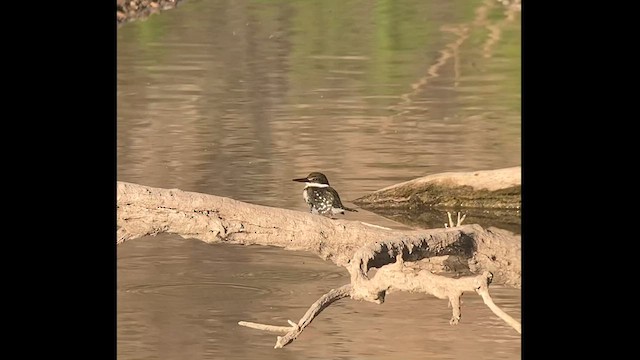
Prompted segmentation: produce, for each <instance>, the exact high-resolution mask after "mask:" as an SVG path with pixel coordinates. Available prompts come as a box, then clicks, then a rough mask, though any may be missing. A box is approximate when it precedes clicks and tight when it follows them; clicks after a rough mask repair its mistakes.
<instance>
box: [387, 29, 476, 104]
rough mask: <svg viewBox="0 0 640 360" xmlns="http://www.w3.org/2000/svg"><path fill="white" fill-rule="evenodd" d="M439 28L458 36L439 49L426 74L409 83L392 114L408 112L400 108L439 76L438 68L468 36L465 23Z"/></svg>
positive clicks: (454, 52)
mask: <svg viewBox="0 0 640 360" xmlns="http://www.w3.org/2000/svg"><path fill="white" fill-rule="evenodd" d="M440 30H441V31H443V32H451V33H453V34H455V35H457V36H458V38H457V39H456V40H455V41H453V42H451V43H449V44H447V45H445V47H444V49H442V50H440V57H438V59H437V60H436V62H435V63H434V64H432V65H431V66H429V68H428V69H427V74H426V75H425V76H423V77H421V78H420V79H418V81H417V82H415V83H413V84H411V89H412V90H411V92H408V93H406V94H402V95H400V98H401V99H402V102H401V103H400V104H398V105H396V106H394V107H392V109H393V110H395V111H397V112H398V113H397V114H394V115H392V116H400V115H404V114H406V113H408V112H409V110H408V109H407V110H402V108H407V107H408V105H409V104H411V101H412V100H411V98H412V97H414V96H415V95H417V94H418V93H419V92H420V91H421V90H422V88H424V87H425V86H426V85H427V83H428V81H429V79H431V78H434V77H438V76H440V73H439V71H440V68H441V67H442V66H444V64H446V63H447V60H449V59H450V58H451V57H453V56H454V55H457V51H458V48H459V47H460V45H462V43H463V42H464V41H465V40H466V39H467V37H469V34H468V30H469V28H468V26H466V25H461V26H452V25H451V26H447V25H445V26H442V28H441V29H440Z"/></svg>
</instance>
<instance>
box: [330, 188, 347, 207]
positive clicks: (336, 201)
mask: <svg viewBox="0 0 640 360" xmlns="http://www.w3.org/2000/svg"><path fill="white" fill-rule="evenodd" d="M326 196H327V198H329V199H330V200H331V202H332V203H333V207H339V208H343V207H344V206H343V205H342V201H340V195H338V192H337V191H335V190H334V189H333V188H332V187H328V188H327V195H326Z"/></svg>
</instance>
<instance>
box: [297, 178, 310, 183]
mask: <svg viewBox="0 0 640 360" xmlns="http://www.w3.org/2000/svg"><path fill="white" fill-rule="evenodd" d="M293 181H297V182H307V181H309V180H307V178H300V179H293Z"/></svg>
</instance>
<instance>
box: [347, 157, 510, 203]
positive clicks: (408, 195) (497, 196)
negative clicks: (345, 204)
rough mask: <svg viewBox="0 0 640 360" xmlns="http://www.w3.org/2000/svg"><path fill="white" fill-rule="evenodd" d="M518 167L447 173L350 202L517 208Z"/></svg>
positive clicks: (408, 182)
mask: <svg viewBox="0 0 640 360" xmlns="http://www.w3.org/2000/svg"><path fill="white" fill-rule="evenodd" d="M521 173H522V170H521V168H520V166H516V167H512V168H506V169H498V170H486V171H472V172H447V173H441V174H435V175H428V176H424V177H421V178H417V179H414V180H410V181H406V182H403V183H399V184H395V185H392V186H388V187H386V188H383V189H380V190H377V191H375V192H373V193H371V194H369V195H366V196H363V197H361V198H358V199H356V200H353V203H355V204H357V205H358V206H361V207H362V208H364V209H390V208H405V209H406V208H411V209H424V208H441V209H446V208H450V209H459V208H481V209H501V210H519V209H520V206H521V203H522V201H521Z"/></svg>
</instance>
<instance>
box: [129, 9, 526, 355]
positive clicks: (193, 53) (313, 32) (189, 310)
mask: <svg viewBox="0 0 640 360" xmlns="http://www.w3.org/2000/svg"><path fill="white" fill-rule="evenodd" d="M520 69H521V67H520V13H519V12H509V11H507V10H506V8H505V7H504V6H503V5H501V4H500V3H499V2H497V1H488V0H487V1H471V0H460V1H451V2H442V1H431V0H427V1H424V0H416V1H409V0H407V1H402V2H395V1H369V0H366V1H365V0H363V1H349V2H343V1H322V2H320V1H317V2H316V1H309V2H287V1H275V2H265V1H203V0H201V1H198V0H188V1H185V2H184V3H182V6H180V7H178V8H177V9H173V10H170V11H166V12H163V13H162V14H160V15H156V16H152V17H151V18H150V19H148V20H147V21H143V22H134V23H129V24H126V25H124V26H122V27H121V28H119V29H118V69H117V81H118V90H117V100H118V108H117V110H118V118H117V132H118V138H117V146H118V148H117V151H118V168H117V171H118V174H117V176H118V180H122V181H130V182H135V183H140V184H144V185H150V186H159V187H170V188H172V187H177V188H181V189H184V190H191V191H199V192H205V193H211V194H216V195H221V196H229V197H232V198H235V199H238V200H242V201H248V202H252V203H258V204H264V205H269V206H277V207H284V208H289V209H298V210H305V208H306V207H305V205H304V203H303V201H302V196H301V186H300V184H299V183H294V182H291V181H290V179H292V178H294V177H300V176H304V175H306V174H307V173H309V172H311V171H323V172H324V173H325V174H327V175H328V177H329V179H330V181H331V184H332V185H333V186H334V187H336V188H337V189H338V191H339V192H340V194H341V197H342V198H343V200H346V201H345V202H346V203H347V204H349V200H350V199H355V198H358V197H360V196H363V195H365V194H367V193H369V192H371V191H374V190H377V189H379V188H382V187H385V186H388V185H391V184H394V183H397V182H400V181H406V180H409V179H412V178H415V177H419V176H424V175H428V174H432V173H437V172H444V171H472V170H482V169H493V168H501V167H510V166H515V165H519V164H520V124H521V123H520ZM347 217H348V218H350V219H359V220H364V221H367V222H373V223H377V224H382V225H392V226H397V227H401V225H399V224H395V223H393V222H391V220H387V219H384V218H381V217H380V216H378V215H376V214H372V213H369V212H366V211H360V212H358V213H350V214H348V215H347ZM483 225H491V224H490V223H489V224H483ZM347 282H348V278H347V277H346V273H345V272H344V271H343V270H342V269H340V268H338V267H335V266H333V265H332V264H331V263H325V262H323V261H322V260H320V259H318V258H316V257H315V256H313V255H310V254H303V253H294V252H287V251H282V250H279V249H272V248H261V247H238V246H224V245H219V246H216V245H206V244H204V243H202V242H199V241H197V240H183V239H179V238H175V237H172V236H170V235H161V236H158V237H155V238H147V239H139V240H134V241H131V242H128V243H125V244H123V245H121V246H119V247H118V314H117V321H118V329H117V335H118V340H117V346H118V349H117V352H118V356H119V358H121V359H247V358H251V359H254V358H255V359H268V358H275V357H278V358H291V359H297V358H305V359H308V358H317V359H361V358H367V359H369V358H371V359H389V358H403V359H424V358H434V359H441V358H442V359H518V358H520V337H519V336H517V333H515V332H514V331H513V330H511V329H510V328H508V327H506V326H505V325H504V324H503V323H502V322H501V321H500V320H499V319H497V318H496V317H495V316H494V315H493V314H492V313H491V312H490V311H489V310H488V309H487V308H486V307H485V306H484V305H482V301H481V299H479V298H478V297H477V296H474V295H473V294H467V295H465V297H464V299H465V302H464V304H463V320H462V323H461V324H460V325H459V326H456V327H453V326H449V325H448V319H449V316H450V312H449V309H447V304H446V301H442V300H437V299H434V298H432V297H428V296H423V295H418V294H391V295H389V297H388V298H387V302H386V303H385V304H384V305H375V304H367V303H359V302H354V301H351V300H343V301H341V302H338V303H336V304H334V305H332V306H331V307H330V308H329V309H327V310H326V311H325V312H324V313H323V314H322V315H321V316H320V317H319V318H318V319H317V320H316V321H314V323H313V324H312V325H311V326H310V327H309V328H308V329H307V330H306V331H305V332H304V333H303V334H302V335H301V336H300V338H299V339H298V340H297V341H296V342H294V343H293V344H292V345H290V346H288V347H287V348H285V349H283V350H280V351H275V350H273V349H272V348H271V347H272V346H273V344H274V343H275V336H274V335H273V334H268V333H262V332H259V331H256V330H252V329H246V328H242V327H239V326H237V325H236V323H237V321H239V320H249V321H261V322H267V323H274V324H282V325H285V324H286V320H287V319H293V320H297V319H298V318H299V317H300V316H301V315H302V314H304V312H305V311H306V308H307V306H309V305H310V304H311V303H313V302H314V301H315V300H316V299H317V298H318V297H319V296H321V295H322V294H323V293H324V292H326V291H327V290H328V289H330V288H332V287H336V286H340V285H342V284H344V283H347ZM493 294H494V296H495V300H496V303H497V304H498V305H500V306H504V308H505V310H506V311H508V312H509V313H510V314H512V315H514V316H515V317H516V318H519V316H520V292H519V291H517V290H512V289H500V288H494V289H493Z"/></svg>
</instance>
